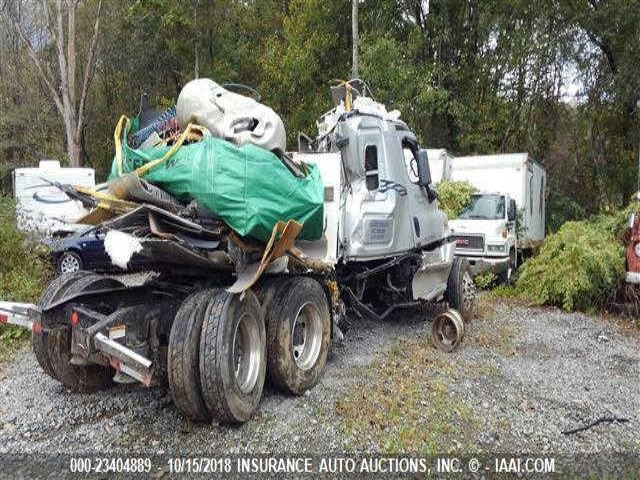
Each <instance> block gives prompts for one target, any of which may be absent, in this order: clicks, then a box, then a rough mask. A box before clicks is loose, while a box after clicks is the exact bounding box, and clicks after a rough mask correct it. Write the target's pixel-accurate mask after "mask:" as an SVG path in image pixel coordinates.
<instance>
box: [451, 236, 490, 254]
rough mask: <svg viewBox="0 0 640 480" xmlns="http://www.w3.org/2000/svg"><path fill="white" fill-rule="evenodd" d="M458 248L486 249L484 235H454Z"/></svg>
mask: <svg viewBox="0 0 640 480" xmlns="http://www.w3.org/2000/svg"><path fill="white" fill-rule="evenodd" d="M453 239H454V240H455V242H456V248H459V249H462V250H479V251H483V250H484V237H482V236H480V235H454V236H453Z"/></svg>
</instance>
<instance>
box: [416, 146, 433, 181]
mask: <svg viewBox="0 0 640 480" xmlns="http://www.w3.org/2000/svg"><path fill="white" fill-rule="evenodd" d="M416 161H417V162H418V185H420V186H421V187H425V188H429V185H430V184H431V171H430V170H429V159H428V158H427V151H426V150H418V153H417V158H416Z"/></svg>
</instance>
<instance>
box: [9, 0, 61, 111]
mask: <svg viewBox="0 0 640 480" xmlns="http://www.w3.org/2000/svg"><path fill="white" fill-rule="evenodd" d="M4 12H5V16H6V18H7V19H8V20H9V21H10V22H11V24H12V25H13V28H14V30H15V31H16V33H17V34H18V36H19V37H20V40H21V41H22V43H23V45H24V47H25V48H26V49H27V53H28V54H29V57H30V58H31V60H32V61H33V63H34V64H35V66H36V68H37V69H38V73H39V74H40V78H41V79H42V81H43V82H44V84H45V85H46V87H47V89H48V90H49V93H50V94H51V98H52V99H53V101H54V103H55V105H56V108H57V109H58V112H59V113H60V115H62V116H64V109H63V105H62V100H61V98H60V95H59V93H58V91H57V90H56V88H55V87H54V83H53V82H54V80H53V78H52V77H53V76H52V75H51V72H50V71H49V69H48V68H47V67H46V66H45V65H43V63H42V62H41V61H40V59H39V58H38V55H37V54H36V52H35V50H34V49H33V45H31V41H29V39H28V38H27V35H26V33H25V31H24V29H23V28H22V25H20V22H19V20H18V19H17V18H16V17H15V16H14V15H13V14H12V13H11V12H10V9H9V8H8V7H7V8H6V9H5V10H4Z"/></svg>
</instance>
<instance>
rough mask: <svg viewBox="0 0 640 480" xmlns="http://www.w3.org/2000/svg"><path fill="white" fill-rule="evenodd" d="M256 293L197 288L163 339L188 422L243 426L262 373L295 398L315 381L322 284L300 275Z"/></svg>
mask: <svg viewBox="0 0 640 480" xmlns="http://www.w3.org/2000/svg"><path fill="white" fill-rule="evenodd" d="M256 294H257V296H256ZM256 294H254V293H253V292H251V291H247V292H245V293H243V294H241V295H232V294H229V293H227V292H226V291H224V290H220V289H208V290H202V291H199V292H196V293H194V294H192V295H191V296H189V297H187V299H186V300H185V301H184V302H183V304H182V306H181V307H180V309H179V311H178V314H177V315H176V318H175V320H174V322H173V326H172V329H171V335H170V338H169V354H168V372H169V386H170V389H171V393H172V395H173V398H174V402H175V405H176V407H177V408H178V409H179V410H180V411H181V412H182V413H183V414H184V415H185V416H187V417H188V418H190V419H192V420H196V421H208V420H210V419H212V418H215V419H217V420H218V421H219V422H221V423H241V422H245V421H247V420H249V418H251V416H252V415H253V413H254V412H255V410H256V409H257V407H258V404H259V402H260V399H261V397H262V392H263V389H264V384H265V379H266V377H267V374H268V376H269V380H270V383H272V384H273V385H274V386H276V387H278V388H280V389H282V390H283V391H285V392H288V393H293V394H301V393H304V392H305V391H306V390H308V389H309V388H311V387H313V386H314V385H315V384H316V383H317V382H318V380H319V378H320V376H321V374H322V372H323V371H324V367H325V365H326V360H327V351H328V347H329V341H330V325H331V322H330V316H329V308H328V303H327V299H326V296H325V295H324V290H323V288H322V286H321V285H320V284H319V283H318V282H317V281H315V280H313V279H310V278H305V277H282V278H271V279H269V278H267V279H265V280H264V281H263V282H262V284H261V285H260V286H258V287H257V288H256Z"/></svg>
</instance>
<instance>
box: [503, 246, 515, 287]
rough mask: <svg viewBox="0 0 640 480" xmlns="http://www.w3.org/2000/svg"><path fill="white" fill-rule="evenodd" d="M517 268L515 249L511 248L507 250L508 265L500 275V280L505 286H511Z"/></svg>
mask: <svg viewBox="0 0 640 480" xmlns="http://www.w3.org/2000/svg"><path fill="white" fill-rule="evenodd" d="M517 268H518V255H517V253H516V249H515V248H512V249H511V250H509V265H508V266H507V269H506V270H505V271H504V272H502V273H501V274H500V280H502V282H503V283H504V284H505V285H511V282H512V281H513V276H514V275H515V273H516V269H517Z"/></svg>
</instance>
